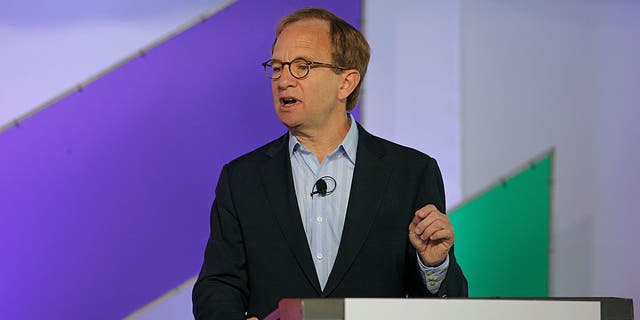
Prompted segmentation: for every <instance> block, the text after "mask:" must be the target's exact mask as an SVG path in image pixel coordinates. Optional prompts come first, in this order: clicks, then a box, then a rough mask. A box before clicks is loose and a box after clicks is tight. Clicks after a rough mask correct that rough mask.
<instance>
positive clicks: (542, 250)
mask: <svg viewBox="0 0 640 320" xmlns="http://www.w3.org/2000/svg"><path fill="white" fill-rule="evenodd" d="M552 163H553V151H550V152H548V153H546V154H545V155H544V156H542V157H540V158H538V159H537V160H534V161H532V162H530V164H529V165H527V166H526V168H524V169H523V170H519V171H518V172H517V173H515V174H513V175H510V177H509V178H507V179H502V180H501V181H499V182H498V183H496V184H494V185H492V186H491V187H489V188H488V189H487V190H486V191H484V192H482V193H480V194H479V195H478V196H476V197H474V198H473V199H471V200H469V201H467V202H465V203H464V204H462V205H460V206H459V207H457V208H455V209H454V210H452V211H451V213H450V218H451V222H452V223H453V225H454V230H455V234H456V239H455V252H456V258H457V259H458V262H459V263H460V265H461V267H462V270H463V271H464V273H465V275H466V277H467V280H468V281H469V296H470V297H546V296H548V292H549V218H550V212H551V211H550V210H551V182H552V179H551V177H552Z"/></svg>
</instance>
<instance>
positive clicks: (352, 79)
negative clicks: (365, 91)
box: [338, 69, 360, 99]
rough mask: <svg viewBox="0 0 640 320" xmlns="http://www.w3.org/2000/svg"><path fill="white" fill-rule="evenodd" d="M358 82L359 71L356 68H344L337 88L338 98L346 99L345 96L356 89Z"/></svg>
mask: <svg viewBox="0 0 640 320" xmlns="http://www.w3.org/2000/svg"><path fill="white" fill-rule="evenodd" d="M359 83H360V72H358V70H356V69H349V70H344V71H343V74H342V83H341V84H340V89H339V90H338V98H339V99H347V97H348V96H349V95H350V94H351V93H352V92H353V90H355V89H356V87H357V86H358V84H359Z"/></svg>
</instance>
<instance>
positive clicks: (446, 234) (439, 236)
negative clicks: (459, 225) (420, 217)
mask: <svg viewBox="0 0 640 320" xmlns="http://www.w3.org/2000/svg"><path fill="white" fill-rule="evenodd" d="M447 239H451V240H453V230H452V229H441V230H438V231H436V232H434V233H433V234H432V235H431V236H430V237H429V240H432V241H435V240H447Z"/></svg>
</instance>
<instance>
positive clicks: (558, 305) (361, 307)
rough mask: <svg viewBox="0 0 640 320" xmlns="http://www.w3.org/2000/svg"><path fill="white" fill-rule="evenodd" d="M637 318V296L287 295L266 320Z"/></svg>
mask: <svg viewBox="0 0 640 320" xmlns="http://www.w3.org/2000/svg"><path fill="white" fill-rule="evenodd" d="M277 319H280V320H321V319H322V320H365V319H366V320H390V319H412V320H414V319H415V320H417V319H436V320H468V319H474V320H476V319H477V320H514V319H516V320H541V319H544V320H633V303H632V300H631V299H622V298H540V299H452V298H449V299H369V298H366V299H364V298H346V299H283V300H282V301H280V304H279V307H278V309H277V310H276V311H274V312H273V313H272V314H270V315H269V316H268V317H267V318H265V320H277Z"/></svg>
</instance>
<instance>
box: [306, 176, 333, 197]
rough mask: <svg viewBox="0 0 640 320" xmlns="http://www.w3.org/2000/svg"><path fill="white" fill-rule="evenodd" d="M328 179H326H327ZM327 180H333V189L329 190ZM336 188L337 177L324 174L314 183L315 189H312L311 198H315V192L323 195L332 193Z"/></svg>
mask: <svg viewBox="0 0 640 320" xmlns="http://www.w3.org/2000/svg"><path fill="white" fill-rule="evenodd" d="M325 180H326V181H325ZM327 181H329V182H333V188H331V190H327ZM334 190H336V179H334V178H333V177H330V176H324V177H322V178H320V179H318V181H316V183H315V184H314V185H313V189H312V190H311V198H313V195H314V194H319V195H320V196H321V197H324V196H326V195H329V194H331V193H332V192H333V191H334Z"/></svg>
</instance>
